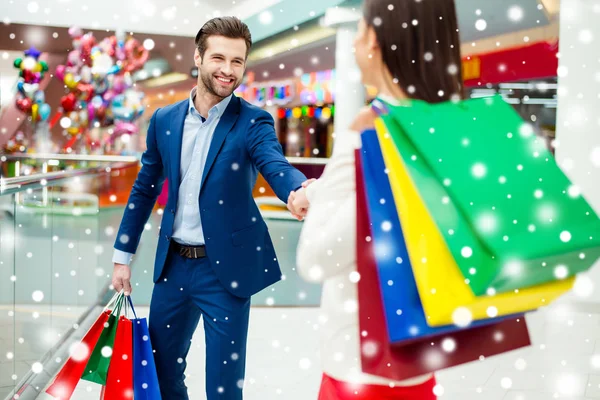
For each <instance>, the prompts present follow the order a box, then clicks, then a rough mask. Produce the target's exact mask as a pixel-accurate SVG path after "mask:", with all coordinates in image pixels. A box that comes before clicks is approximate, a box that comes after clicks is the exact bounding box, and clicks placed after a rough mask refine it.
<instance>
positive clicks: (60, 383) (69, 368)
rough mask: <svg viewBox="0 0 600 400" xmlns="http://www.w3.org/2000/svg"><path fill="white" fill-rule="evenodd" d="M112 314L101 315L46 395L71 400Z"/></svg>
mask: <svg viewBox="0 0 600 400" xmlns="http://www.w3.org/2000/svg"><path fill="white" fill-rule="evenodd" d="M110 313H111V311H110V310H105V311H104V312H103V313H102V314H100V316H99V317H98V319H97V320H96V322H94V325H92V327H91V328H90V330H89V331H88V332H87V333H86V334H85V336H84V337H83V339H82V340H81V342H80V343H78V344H77V347H76V348H74V349H73V350H74V351H72V355H71V357H70V358H69V360H67V362H66V364H65V365H64V366H63V367H62V369H61V370H60V372H59V373H58V374H57V375H56V377H55V379H54V382H52V385H50V387H48V389H46V393H48V394H49V395H51V396H53V397H55V398H57V399H61V400H67V399H70V398H71V396H72V395H73V392H74V391H75V387H76V386H77V383H78V382H79V379H80V378H81V375H82V374H83V370H84V369H85V366H86V364H87V362H88V360H89V358H90V356H91V355H92V350H93V349H94V347H95V346H96V342H98V338H99V337H100V334H101V333H102V330H103V329H104V324H105V323H106V321H108V316H109V315H110Z"/></svg>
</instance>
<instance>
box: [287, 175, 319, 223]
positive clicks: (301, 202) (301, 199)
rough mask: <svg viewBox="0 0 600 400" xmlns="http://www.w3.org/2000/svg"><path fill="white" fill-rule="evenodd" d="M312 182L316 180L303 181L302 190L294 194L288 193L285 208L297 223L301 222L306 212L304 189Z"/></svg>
mask: <svg viewBox="0 0 600 400" xmlns="http://www.w3.org/2000/svg"><path fill="white" fill-rule="evenodd" d="M314 181H316V179H309V180H307V181H304V182H303V183H302V188H300V189H298V190H296V191H295V192H290V195H289V197H288V201H287V208H288V210H290V212H291V213H292V215H293V216H294V217H295V218H296V219H297V220H298V221H302V220H303V219H304V217H305V216H306V213H307V212H308V207H309V202H308V198H307V197H306V188H307V187H308V186H309V185H310V184H311V183H313V182H314Z"/></svg>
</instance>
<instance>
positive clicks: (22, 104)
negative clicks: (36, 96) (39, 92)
mask: <svg viewBox="0 0 600 400" xmlns="http://www.w3.org/2000/svg"><path fill="white" fill-rule="evenodd" d="M32 105H33V102H32V101H31V99H30V98H29V97H23V98H22V99H18V100H17V108H18V109H19V110H21V111H23V112H24V113H28V112H29V111H31V106H32Z"/></svg>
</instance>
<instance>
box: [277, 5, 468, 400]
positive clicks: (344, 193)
mask: <svg viewBox="0 0 600 400" xmlns="http://www.w3.org/2000/svg"><path fill="white" fill-rule="evenodd" d="M354 45H355V57H356V61H357V64H358V66H359V68H360V70H361V73H362V81H363V83H364V84H366V85H371V86H374V87H375V88H377V90H378V97H379V99H381V100H382V101H384V102H387V103H391V104H394V103H397V102H398V100H401V99H406V98H413V99H419V100H424V101H427V102H430V103H437V102H442V101H448V100H455V99H456V100H459V99H461V98H462V94H461V92H462V80H461V67H460V66H461V58H460V47H459V46H460V42H459V38H458V26H457V20H456V11H455V6H454V0H365V3H364V14H363V18H362V19H361V21H360V22H359V25H358V33H357V35H356V39H355V44H354ZM375 118H376V114H375V112H374V111H373V110H371V108H369V107H366V108H365V109H363V110H362V111H361V112H360V113H359V114H358V115H357V117H356V119H355V120H354V121H353V122H352V124H351V126H350V129H349V130H348V131H346V132H337V134H336V142H335V147H334V151H333V154H332V157H331V159H330V161H329V163H328V165H327V167H326V168H325V171H324V172H323V175H322V176H321V178H320V179H318V180H317V181H315V182H312V183H309V185H308V186H307V188H306V190H305V191H302V192H300V193H298V194H296V195H294V194H292V195H291V196H290V199H289V201H290V202H292V203H293V204H294V206H295V207H302V208H308V206H309V204H310V209H309V212H308V214H307V216H306V220H305V222H304V226H303V229H302V233H301V237H300V242H299V245H298V251H297V264H298V270H299V273H300V275H301V276H302V277H304V278H305V279H307V280H309V281H313V282H322V283H323V295H322V304H321V315H320V317H319V321H320V323H321V326H320V330H321V336H322V347H321V359H322V364H323V368H324V375H323V380H322V383H321V390H320V394H319V400H334V399H336V400H337V399H340V400H343V399H365V400H366V399H374V400H375V399H376V400H386V399H388V400H391V399H399V400H430V399H435V394H434V386H435V379H434V377H433V375H431V374H429V375H425V376H419V377H414V378H412V379H410V380H406V381H390V380H388V379H385V378H382V377H378V376H373V375H369V374H365V373H363V372H362V370H361V365H360V340H359V339H360V338H359V324H358V312H357V308H358V307H357V306H358V304H357V287H356V282H357V281H358V279H360V277H359V276H358V275H357V273H356V254H355V253H356V188H355V170H354V169H355V164H354V163H355V160H354V151H355V149H357V148H360V132H362V131H364V130H367V129H372V128H373V122H374V119H375Z"/></svg>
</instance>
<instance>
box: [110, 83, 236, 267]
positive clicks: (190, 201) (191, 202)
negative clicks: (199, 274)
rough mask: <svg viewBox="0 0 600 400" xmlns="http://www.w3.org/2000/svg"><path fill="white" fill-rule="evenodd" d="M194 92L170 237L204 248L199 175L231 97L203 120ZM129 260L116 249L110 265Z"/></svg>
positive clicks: (184, 134)
mask: <svg viewBox="0 0 600 400" xmlns="http://www.w3.org/2000/svg"><path fill="white" fill-rule="evenodd" d="M196 90H197V88H193V89H192V91H191V92H190V99H189V106H188V113H187V115H186V117H185V122H184V124H183V138H182V142H181V163H180V165H179V168H180V172H181V175H180V176H181V177H182V179H181V184H180V186H179V198H178V202H177V211H176V213H175V220H174V222H173V235H172V238H173V240H175V241H176V242H177V243H180V244H185V245H192V246H201V245H204V232H203V230H202V221H201V220H200V207H199V204H198V202H199V200H200V184H201V183H202V174H203V172H204V165H205V164H206V157H207V155H208V150H209V148H210V143H211V141H212V138H213V134H214V132H215V129H216V128H217V125H218V123H219V121H220V119H221V116H222V115H223V113H224V112H225V110H226V109H227V106H228V105H229V102H230V101H231V96H233V95H229V96H228V97H226V98H224V99H223V100H222V101H221V102H219V103H218V104H216V105H215V106H214V107H212V108H211V109H210V111H209V112H208V118H207V119H206V120H205V119H204V118H203V117H202V116H201V115H200V113H199V112H198V110H197V109H196V106H195V105H194V98H195V97H196ZM132 257H133V254H131V253H127V252H124V251H121V250H117V249H115V252H114V254H113V262H115V263H119V264H127V265H129V263H130V262H131V258H132Z"/></svg>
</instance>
